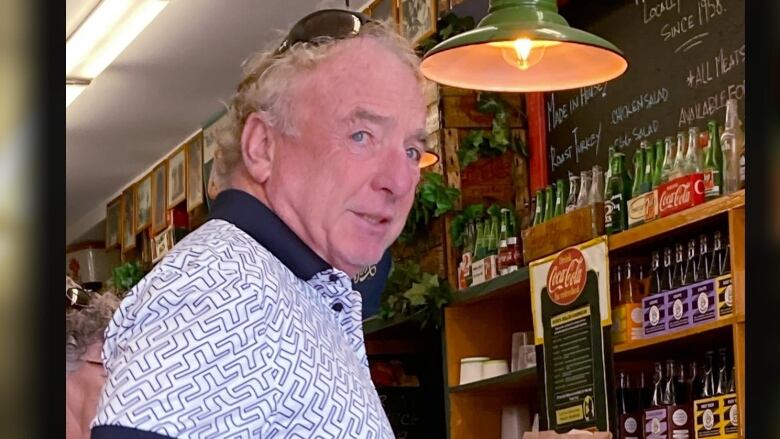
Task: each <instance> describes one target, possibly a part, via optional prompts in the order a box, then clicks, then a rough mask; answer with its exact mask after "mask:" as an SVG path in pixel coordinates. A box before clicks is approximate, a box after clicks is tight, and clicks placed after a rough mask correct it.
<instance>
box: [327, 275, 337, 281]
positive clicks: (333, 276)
mask: <svg viewBox="0 0 780 439" xmlns="http://www.w3.org/2000/svg"><path fill="white" fill-rule="evenodd" d="M328 279H330V281H331V282H338V281H339V276H338V275H337V274H331V275H330V277H329V278H328Z"/></svg>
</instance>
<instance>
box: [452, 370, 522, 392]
mask: <svg viewBox="0 0 780 439" xmlns="http://www.w3.org/2000/svg"><path fill="white" fill-rule="evenodd" d="M535 389H536V368H535V367H530V368H528V369H523V370H518V371H515V372H510V373H508V374H505V375H500V376H497V377H493V378H488V379H486V380H480V381H475V382H473V383H468V384H462V385H459V386H453V387H450V393H464V394H465V393H474V394H477V393H495V392H503V391H507V390H511V391H514V390H534V391H535Z"/></svg>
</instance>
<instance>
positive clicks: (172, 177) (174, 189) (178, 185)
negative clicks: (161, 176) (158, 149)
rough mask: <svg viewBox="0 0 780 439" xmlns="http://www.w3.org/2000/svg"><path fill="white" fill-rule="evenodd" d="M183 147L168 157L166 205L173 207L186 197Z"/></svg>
mask: <svg viewBox="0 0 780 439" xmlns="http://www.w3.org/2000/svg"><path fill="white" fill-rule="evenodd" d="M186 157H187V155H186V152H185V151H184V147H181V148H179V149H177V150H176V152H174V153H173V154H171V155H170V156H169V157H168V207H171V208H172V207H173V206H175V205H177V204H179V203H181V202H182V201H184V199H185V198H186V197H187V185H186V181H187V175H186V174H187V166H186V163H185V162H186Z"/></svg>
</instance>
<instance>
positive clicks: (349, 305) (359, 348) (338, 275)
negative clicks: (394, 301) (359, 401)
mask: <svg viewBox="0 0 780 439" xmlns="http://www.w3.org/2000/svg"><path fill="white" fill-rule="evenodd" d="M310 283H312V284H314V285H313V286H314V287H315V289H317V291H319V292H320V294H321V295H322V296H323V298H324V299H325V300H326V303H327V304H328V306H329V307H330V308H331V310H332V311H333V313H334V318H335V320H336V323H337V324H338V325H339V327H340V328H341V330H342V331H343V333H344V335H345V336H346V337H347V340H348V341H349V343H350V347H351V348H352V350H353V352H354V353H355V355H356V356H357V358H358V360H359V361H360V363H361V364H363V365H364V366H365V367H366V368H368V358H367V357H366V347H365V343H364V338H363V325H362V312H361V307H362V297H361V296H360V293H359V292H358V291H355V290H353V289H352V281H351V279H350V278H349V276H347V274H346V273H343V272H341V271H338V270H335V269H333V270H327V271H324V272H320V273H318V274H317V275H315V276H314V278H313V279H312V280H311V281H310Z"/></svg>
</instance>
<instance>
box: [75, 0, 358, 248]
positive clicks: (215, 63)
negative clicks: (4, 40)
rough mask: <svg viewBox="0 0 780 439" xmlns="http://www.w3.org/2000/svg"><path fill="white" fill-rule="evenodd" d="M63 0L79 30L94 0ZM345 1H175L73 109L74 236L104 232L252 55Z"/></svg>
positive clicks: (213, 108)
mask: <svg viewBox="0 0 780 439" xmlns="http://www.w3.org/2000/svg"><path fill="white" fill-rule="evenodd" d="M65 3H66V13H67V16H66V27H67V28H68V29H69V30H71V29H73V28H74V27H75V26H76V25H77V23H79V22H80V21H81V20H82V19H83V17H84V16H86V14H88V13H89V11H90V10H91V9H92V7H93V6H94V3H96V0H66V2H65ZM368 3H369V0H352V1H351V2H350V6H351V8H353V9H362V8H364V7H365V6H366V5H367V4H368ZM344 5H345V1H344V0H324V1H313V0H171V2H170V4H169V5H168V7H167V8H165V9H164V10H163V11H162V12H161V13H160V14H159V15H158V16H157V18H156V19H155V20H154V21H153V22H152V23H151V24H150V25H149V26H148V27H147V28H146V29H145V30H144V31H143V32H142V33H141V34H140V35H139V36H138V37H137V38H136V39H135V41H133V42H132V43H131V44H130V46H128V47H127V48H126V49H125V51H124V52H122V54H120V55H119V57H118V58H117V59H116V60H115V61H114V62H113V63H112V64H111V65H110V66H109V67H108V68H107V69H106V70H105V71H103V73H102V74H101V75H100V76H99V77H98V78H97V79H95V80H94V81H93V82H92V84H91V85H90V86H89V87H87V89H86V90H85V91H84V92H83V93H82V94H81V96H79V97H78V98H77V99H76V100H75V101H74V102H73V103H72V104H71V105H70V107H68V108H67V110H66V132H65V135H66V142H67V143H66V241H67V242H66V243H67V244H71V243H74V242H78V241H81V240H85V239H100V237H101V236H102V227H101V222H102V221H103V219H104V217H105V204H106V202H107V201H108V200H110V199H112V198H113V197H114V196H116V195H117V194H119V193H120V192H121V190H122V189H123V188H125V187H127V186H128V185H129V184H130V183H132V182H133V181H134V180H135V179H136V178H138V177H139V176H141V175H143V174H144V173H145V172H146V171H147V170H149V169H150V168H152V167H153V166H154V165H155V164H156V163H157V162H159V161H160V160H161V159H162V158H163V157H164V156H165V155H166V154H167V153H168V152H169V151H171V150H172V149H173V148H174V147H175V146H177V145H178V144H179V143H181V142H182V141H184V140H185V139H186V138H187V137H188V136H189V135H191V134H192V133H194V132H195V131H196V130H197V129H198V128H199V127H200V126H201V124H202V123H203V122H206V121H207V120H208V119H209V118H210V117H211V116H213V115H214V114H215V113H217V112H218V111H220V109H221V108H222V107H221V104H220V101H221V100H226V99H227V98H228V97H229V95H230V93H231V91H232V90H233V88H234V87H235V84H236V82H237V80H238V77H239V74H240V64H241V62H242V61H243V60H244V59H245V58H246V57H247V56H248V55H249V54H250V53H252V52H254V51H257V50H260V49H263V48H265V47H266V45H267V44H269V42H270V41H272V40H273V41H275V40H276V39H278V38H279V36H281V34H282V32H280V29H286V28H288V27H289V26H290V25H291V24H292V23H293V22H294V21H295V20H297V19H298V18H300V17H302V16H303V15H305V14H306V13H308V12H311V11H313V10H316V9H321V8H323V7H344Z"/></svg>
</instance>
